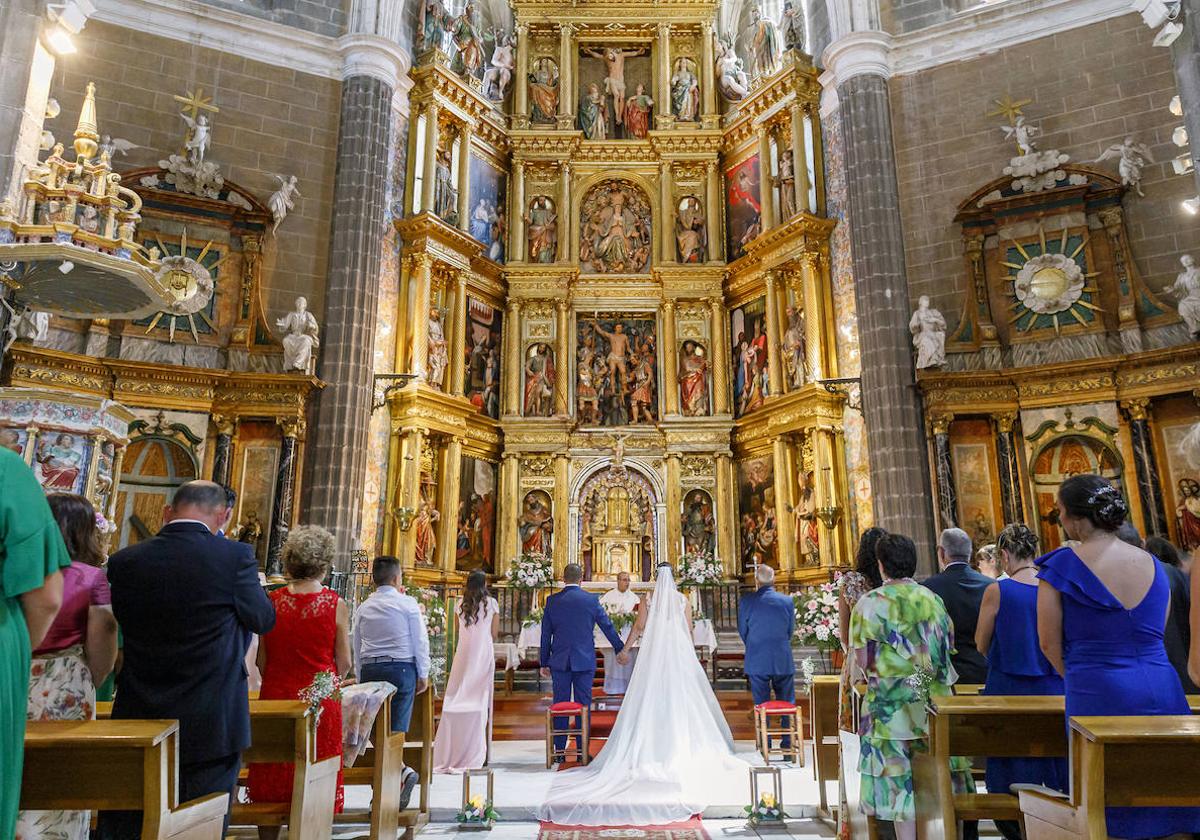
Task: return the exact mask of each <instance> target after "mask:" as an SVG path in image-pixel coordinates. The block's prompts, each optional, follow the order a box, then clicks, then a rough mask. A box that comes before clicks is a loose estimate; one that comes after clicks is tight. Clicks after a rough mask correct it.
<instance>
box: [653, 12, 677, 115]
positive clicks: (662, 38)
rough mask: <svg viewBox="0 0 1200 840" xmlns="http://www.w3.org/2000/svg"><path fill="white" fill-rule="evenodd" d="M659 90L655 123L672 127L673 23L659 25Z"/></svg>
mask: <svg viewBox="0 0 1200 840" xmlns="http://www.w3.org/2000/svg"><path fill="white" fill-rule="evenodd" d="M656 49H657V50H658V74H657V75H658V85H657V87H658V92H657V93H656V94H655V96H654V125H655V127H657V128H659V129H660V130H661V129H665V128H670V126H671V123H672V122H673V120H672V117H671V24H669V23H666V22H665V21H664V22H662V23H660V24H659V25H658V45H657V47H656Z"/></svg>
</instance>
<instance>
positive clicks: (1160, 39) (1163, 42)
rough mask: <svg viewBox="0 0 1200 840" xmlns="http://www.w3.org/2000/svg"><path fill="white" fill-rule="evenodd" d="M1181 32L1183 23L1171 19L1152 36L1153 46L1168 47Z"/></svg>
mask: <svg viewBox="0 0 1200 840" xmlns="http://www.w3.org/2000/svg"><path fill="white" fill-rule="evenodd" d="M1181 34H1183V24H1181V23H1175V22H1174V21H1171V22H1170V23H1168V24H1167V25H1166V26H1164V27H1163V28H1162V29H1160V30H1158V34H1157V35H1155V36H1154V46H1156V47H1169V46H1171V45H1172V44H1174V43H1175V41H1176V39H1178V38H1179V36H1180V35H1181Z"/></svg>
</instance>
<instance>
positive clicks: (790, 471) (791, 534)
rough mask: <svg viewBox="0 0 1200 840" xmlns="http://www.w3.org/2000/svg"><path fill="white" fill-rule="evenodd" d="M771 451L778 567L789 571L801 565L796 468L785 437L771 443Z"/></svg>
mask: <svg viewBox="0 0 1200 840" xmlns="http://www.w3.org/2000/svg"><path fill="white" fill-rule="evenodd" d="M771 454H772V455H773V457H774V461H775V522H776V524H777V525H776V527H777V539H778V540H779V568H780V569H781V570H783V571H788V572H790V571H793V570H794V569H795V568H796V567H797V566H798V565H800V564H799V563H798V562H797V559H798V558H797V557H796V514H795V510H794V508H795V505H796V499H795V487H796V482H795V478H794V472H795V470H794V466H793V460H792V452H791V445H790V443H789V442H788V440H787V438H786V437H783V436H780V437H777V438H775V440H774V441H773V442H772V443H771Z"/></svg>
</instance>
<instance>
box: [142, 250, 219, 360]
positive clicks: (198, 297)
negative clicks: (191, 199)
mask: <svg viewBox="0 0 1200 840" xmlns="http://www.w3.org/2000/svg"><path fill="white" fill-rule="evenodd" d="M154 241H155V242H156V243H158V250H159V253H161V254H163V255H164V256H163V258H162V260H161V268H159V271H158V275H159V280H160V281H161V282H162V284H163V285H164V286H165V287H166V288H167V290H168V291H169V292H170V293H171V295H172V296H173V297H174V302H173V303H171V304H170V305H169V306H168V307H167V308H166V309H163V310H160V311H159V312H157V313H155V314H154V316H153V317H152V318H151V319H150V322H149V325H148V326H147V327H146V334H147V335H149V334H150V333H152V332H154V330H155V329H156V328H157V327H158V325H159V324H160V323H161V322H162V320H163V318H166V319H167V322H166V325H167V340H168V341H169V342H171V343H172V344H174V343H175V329H176V326H177V324H178V323H179V321H184V322H185V323H186V324H187V326H188V330H189V331H190V332H191V334H192V340H193V341H195V342H196V343H199V342H200V334H199V331H198V330H197V329H196V319H197V318H199V319H200V320H202V321H203V322H204V323H205V324H207V325H208V328H209V330H212V331H215V330H216V327H215V326H214V325H213V322H212V320H211V319H210V318H209V317H208V313H207V312H205V311H204V310H205V309H207V308H208V305H209V302H210V301H211V300H212V297H213V293H214V291H215V287H216V276H217V269H218V268H219V267H220V266H221V264H222V263H223V262H225V260H227V259H229V257H230V254H226V255H225V256H223V257H220V258H217V255H216V253H214V252H213V251H212V246H213V241H212V240H211V239H210V240H209V241H208V242H207V243H206V244H205V246H204V247H203V248H201V249H200V253H199V254H198V255H197V256H195V257H194V258H193V257H190V256H188V235H187V229H186V228H184V230H183V232H182V233H181V234H180V235H179V242H178V244H176V243H171V246H172V247H168V246H167V244H166V243H164V242H163V240H162V237H161V236H159V235H158V234H157V233H156V234H155V235H154ZM206 258H208V259H209V262H208V263H207V264H206V263H205V259H206Z"/></svg>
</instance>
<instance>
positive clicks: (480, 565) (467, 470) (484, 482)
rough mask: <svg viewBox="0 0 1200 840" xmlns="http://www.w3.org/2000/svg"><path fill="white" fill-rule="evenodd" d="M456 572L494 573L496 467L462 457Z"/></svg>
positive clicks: (477, 459)
mask: <svg viewBox="0 0 1200 840" xmlns="http://www.w3.org/2000/svg"><path fill="white" fill-rule="evenodd" d="M458 480H459V485H458V488H459V489H458V533H457V537H456V542H455V546H454V563H455V568H457V569H458V570H459V571H463V572H469V571H474V570H475V569H482V570H484V571H485V572H489V573H490V572H494V571H495V569H496V484H497V482H496V465H495V464H493V463H491V462H490V461H484V460H481V459H479V458H473V457H471V456H470V455H464V456H463V459H462V469H461V470H460V471H459V477H458Z"/></svg>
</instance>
